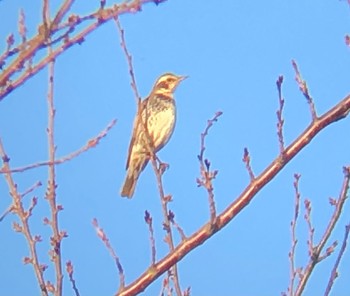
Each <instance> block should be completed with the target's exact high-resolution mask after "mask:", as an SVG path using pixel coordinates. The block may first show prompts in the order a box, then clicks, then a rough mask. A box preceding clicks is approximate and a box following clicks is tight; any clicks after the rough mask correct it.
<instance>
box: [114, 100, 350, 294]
mask: <svg viewBox="0 0 350 296" xmlns="http://www.w3.org/2000/svg"><path fill="white" fill-rule="evenodd" d="M349 111H350V95H348V96H346V97H345V98H344V99H343V100H342V101H341V102H339V103H338V104H336V105H335V106H334V107H333V108H331V109H330V110H329V111H328V112H326V113H325V114H323V115H322V116H321V117H319V118H317V119H316V121H313V122H311V124H310V125H309V126H308V127H307V128H306V129H305V130H304V131H303V132H302V133H301V134H300V135H299V137H297V138H296V139H295V140H294V141H293V142H292V143H291V144H290V145H289V146H288V147H286V148H285V150H284V161H283V162H281V161H280V156H278V157H276V159H274V160H273V161H272V162H271V164H270V165H269V166H267V168H266V169H265V170H264V171H263V172H262V173H261V174H260V175H259V176H257V177H256V178H255V180H254V182H251V183H250V184H249V185H248V186H247V187H246V188H245V189H244V190H243V191H242V193H241V194H240V195H239V196H238V197H237V199H236V200H235V201H234V202H232V203H231V204H230V205H229V206H228V207H227V208H226V209H225V210H224V211H223V212H222V213H220V215H218V216H217V222H216V228H214V229H213V228H211V227H208V225H207V224H205V225H203V226H202V227H201V228H200V229H199V230H198V231H196V232H195V233H193V234H192V235H191V236H189V237H187V239H186V240H185V241H182V242H181V243H180V244H179V245H178V246H177V247H176V248H175V249H174V251H172V252H170V253H169V254H168V255H166V256H165V257H164V258H162V259H161V260H159V261H158V262H157V263H156V264H155V265H154V266H152V270H150V269H148V270H146V271H145V272H144V273H143V274H142V275H141V276H140V277H139V278H138V279H136V280H135V281H134V282H132V283H131V284H129V285H128V286H126V287H125V289H124V290H123V291H122V292H120V293H119V294H118V295H123V296H126V295H133V294H136V293H140V292H141V291H143V290H144V289H145V288H146V287H147V286H148V285H150V283H152V282H153V281H154V280H155V279H156V278H158V277H159V276H160V275H161V274H163V273H164V272H166V271H167V270H168V269H169V267H171V266H173V265H174V264H175V263H177V262H179V261H180V260H181V259H182V258H184V257H185V256H186V255H187V254H188V253H189V252H190V251H192V250H193V249H195V248H196V247H197V246H199V245H201V244H203V243H204V242H205V241H206V240H208V239H209V238H210V237H211V236H212V235H213V234H214V233H216V232H217V231H219V230H220V229H222V228H223V227H225V226H226V225H227V224H228V223H229V222H230V221H231V220H232V219H233V218H234V217H236V216H237V215H238V214H239V213H240V212H241V211H242V210H243V209H244V208H245V207H246V206H247V205H248V204H249V203H250V202H251V200H252V199H253V198H254V197H255V196H256V194H257V193H258V192H260V190H261V189H262V188H263V187H264V186H265V185H266V184H268V183H269V182H270V181H271V180H272V179H273V178H274V177H275V176H276V175H277V174H278V173H279V172H280V171H281V170H282V169H283V168H284V166H285V165H286V164H287V163H289V162H290V161H291V160H292V159H293V158H294V157H295V156H296V155H297V154H298V153H299V152H300V151H301V150H302V149H303V148H304V147H305V146H307V145H308V144H309V143H310V141H312V139H313V138H314V137H315V136H316V135H317V134H318V133H319V132H320V131H322V130H323V129H324V128H326V127H327V126H328V125H330V124H331V123H334V122H336V121H338V120H340V119H342V118H345V117H346V116H347V115H348V114H349ZM298 273H299V274H300V272H298Z"/></svg>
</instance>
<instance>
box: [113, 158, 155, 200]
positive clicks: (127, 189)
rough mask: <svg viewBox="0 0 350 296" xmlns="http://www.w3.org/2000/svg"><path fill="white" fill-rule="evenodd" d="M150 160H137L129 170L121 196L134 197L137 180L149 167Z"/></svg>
mask: <svg viewBox="0 0 350 296" xmlns="http://www.w3.org/2000/svg"><path fill="white" fill-rule="evenodd" d="M147 162H148V159H147V158H145V157H140V158H135V159H134V160H133V161H132V162H131V164H130V167H129V168H128V171H127V173H126V178H125V181H124V184H123V186H122V189H121V191H120V195H121V196H123V197H127V198H132V196H133V195H134V191H135V187H136V183H137V180H138V178H139V176H140V174H141V172H142V171H143V169H144V168H145V166H146V165H147Z"/></svg>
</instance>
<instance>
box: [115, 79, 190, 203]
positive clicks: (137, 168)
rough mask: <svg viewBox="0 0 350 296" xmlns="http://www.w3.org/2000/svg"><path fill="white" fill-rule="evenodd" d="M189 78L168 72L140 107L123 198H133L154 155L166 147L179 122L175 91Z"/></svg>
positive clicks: (156, 83) (158, 80)
mask: <svg viewBox="0 0 350 296" xmlns="http://www.w3.org/2000/svg"><path fill="white" fill-rule="evenodd" d="M186 78H187V76H181V75H175V74H173V73H165V74H163V75H161V76H160V77H159V78H158V79H157V81H156V82H155V84H154V86H153V88H152V91H151V92H150V94H149V95H148V97H147V98H146V99H144V100H143V101H142V102H141V103H140V104H139V107H138V112H137V114H136V116H135V119H134V126H133V130H132V136H131V140H130V145H129V151H128V158H127V161H126V171H127V172H126V178H125V181H124V183H123V186H122V188H121V192H120V195H121V196H122V197H128V198H132V197H133V195H134V191H135V187H136V183H137V180H138V178H139V176H140V174H141V172H142V171H143V170H144V168H145V167H146V165H147V163H148V161H149V160H150V158H151V155H152V151H150V150H153V153H156V152H158V151H159V150H160V149H162V148H163V147H164V145H166V144H167V143H168V141H169V139H170V137H171V135H172V134H173V131H174V128H175V123H176V104H175V99H174V92H175V90H176V88H177V86H178V85H179V84H180V82H181V81H183V80H184V79H186Z"/></svg>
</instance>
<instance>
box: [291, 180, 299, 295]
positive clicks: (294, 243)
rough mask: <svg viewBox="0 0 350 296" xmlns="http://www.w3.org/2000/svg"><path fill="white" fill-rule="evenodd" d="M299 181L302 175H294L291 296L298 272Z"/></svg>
mask: <svg viewBox="0 0 350 296" xmlns="http://www.w3.org/2000/svg"><path fill="white" fill-rule="evenodd" d="M299 180H300V175H299V174H294V182H293V185H294V190H295V200H294V217H293V220H292V221H291V223H290V228H291V234H292V247H291V250H290V252H289V256H288V257H289V260H290V284H289V287H288V292H289V295H290V296H293V295H294V283H295V277H296V275H297V271H296V270H295V249H296V246H297V243H298V240H297V238H296V225H297V222H298V217H299V209H300V192H299Z"/></svg>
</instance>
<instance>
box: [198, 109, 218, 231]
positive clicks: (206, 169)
mask: <svg viewBox="0 0 350 296" xmlns="http://www.w3.org/2000/svg"><path fill="white" fill-rule="evenodd" d="M221 115H222V112H221V111H218V112H216V113H215V115H214V117H213V118H212V119H209V120H208V122H207V126H206V127H205V129H204V131H203V132H202V133H201V141H200V152H199V155H198V156H197V158H198V160H199V170H200V178H197V185H198V187H201V186H202V187H204V188H205V189H206V190H207V193H208V202H209V210H210V222H211V224H212V226H214V225H215V222H216V207H215V199H214V188H213V180H214V179H215V177H216V175H217V174H218V171H217V170H214V171H212V170H210V161H209V160H208V159H207V158H204V151H205V149H206V147H205V139H206V137H207V136H208V133H209V130H210V128H211V127H212V126H213V124H214V123H215V122H217V121H218V118H219V117H220V116H221Z"/></svg>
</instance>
